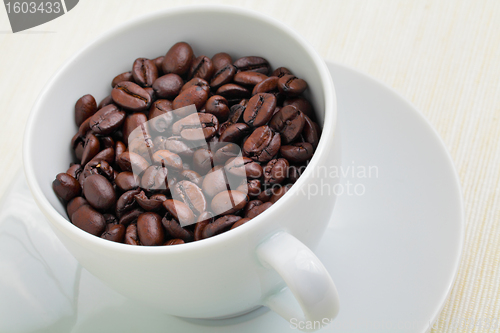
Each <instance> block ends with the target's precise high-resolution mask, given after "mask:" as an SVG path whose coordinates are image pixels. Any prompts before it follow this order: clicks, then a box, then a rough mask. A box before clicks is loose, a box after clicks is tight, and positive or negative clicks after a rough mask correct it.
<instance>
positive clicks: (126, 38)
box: [23, 6, 340, 322]
mask: <svg viewBox="0 0 500 333" xmlns="http://www.w3.org/2000/svg"><path fill="white" fill-rule="evenodd" d="M178 41H186V42H188V43H190V44H191V45H192V46H193V49H194V52H195V54H197V55H199V54H206V55H208V56H212V55H213V54H215V53H217V52H228V53H230V54H231V55H232V56H233V59H237V58H238V57H241V56H247V55H259V56H263V57H265V58H266V59H268V60H269V62H270V63H271V66H272V67H273V68H276V67H279V66H285V67H287V68H289V69H291V70H292V72H293V73H294V74H295V75H296V76H298V77H300V78H303V79H305V80H306V81H307V82H308V84H309V88H308V95H307V96H308V97H309V99H310V100H311V101H312V102H313V105H314V108H315V110H316V113H317V118H318V122H319V123H320V124H322V127H323V132H322V135H321V139H320V142H319V145H318V147H317V149H316V151H315V154H314V156H313V158H312V159H311V161H310V163H309V166H308V167H307V168H306V169H305V171H304V173H303V174H302V176H301V177H300V178H299V179H298V181H297V182H296V183H295V184H294V185H293V187H292V188H291V189H290V190H289V191H288V192H287V193H286V194H285V196H284V197H282V198H281V199H280V200H279V201H277V202H276V203H275V204H274V205H273V206H272V207H270V208H269V209H268V210H266V211H265V212H264V213H262V214H261V215H259V216H257V217H256V218H254V219H253V220H252V221H250V222H248V223H246V224H244V225H242V226H240V227H238V228H236V229H234V230H231V231H228V232H226V233H223V234H221V235H218V236H215V237H212V238H208V239H205V240H202V241H198V242H194V243H189V244H183V245H176V246H160V247H146V246H144V247H142V246H139V247H138V246H130V245H125V244H119V243H115V242H110V241H107V240H104V239H101V238H99V237H95V236H93V235H91V234H89V233H86V232H85V231H83V230H80V229H79V228H77V227H76V226H74V225H73V224H71V223H70V222H69V220H68V218H67V215H66V212H65V207H64V206H63V205H62V204H61V202H60V201H59V200H58V199H57V198H56V196H55V194H54V192H53V190H52V187H51V183H52V181H53V179H54V178H55V176H56V175H57V174H58V173H60V172H63V171H64V170H66V169H67V168H68V166H69V163H70V162H71V158H72V157H71V156H72V155H71V151H70V147H69V142H70V140H71V138H72V136H73V135H74V133H76V130H77V128H76V126H75V124H74V118H73V117H74V112H73V107H74V104H75V102H76V100H77V99H78V98H79V97H81V96H82V95H84V94H87V93H90V94H92V95H93V96H94V97H96V99H97V100H100V99H102V98H104V97H105V96H106V95H108V94H109V93H110V89H111V87H110V82H111V79H112V78H113V77H114V76H115V75H117V74H118V73H122V72H124V71H127V70H130V68H131V64H132V62H133V61H134V60H135V59H136V58H139V57H148V58H155V57H157V56H160V55H164V54H165V53H166V51H167V50H168V49H169V48H170V46H171V45H173V44H174V43H176V42H178ZM336 118H337V109H336V99H335V92H334V87H333V82H332V79H331V77H330V74H329V71H328V69H327V67H326V65H325V63H324V62H323V60H322V59H321V58H320V56H319V55H318V54H317V53H316V52H315V51H314V49H313V48H312V47H311V46H310V45H309V44H308V43H307V42H306V41H305V40H304V39H303V38H302V37H300V36H299V35H298V34H297V33H296V32H294V31H293V30H291V29H290V28H288V27H287V26H285V25H284V24H282V23H280V22H278V21H276V20H274V19H271V18H268V17H265V16H263V15H261V14H259V13H257V12H253V11H249V10H245V9H239V8H233V7H226V6H195V7H194V6H193V7H185V8H179V9H173V10H166V11H161V12H157V13H154V14H151V15H148V16H146V17H143V18H140V19H138V20H134V21H132V22H129V23H126V24H125V25H122V26H120V27H119V28H116V29H113V30H112V31H110V32H108V33H106V34H105V35H103V36H101V37H100V38H98V39H97V40H96V41H94V42H93V43H91V44H90V45H88V46H87V47H85V48H84V49H83V50H82V51H80V52H79V53H78V54H76V55H75V56H73V57H72V58H71V59H70V60H68V61H67V62H66V64H65V65H64V66H63V67H62V68H61V69H60V70H59V71H58V72H57V73H56V74H55V75H54V76H53V77H52V79H51V80H50V81H49V83H48V84H47V86H46V87H45V89H44V90H43V92H42V93H41V95H40V97H39V98H38V100H37V102H36V103H35V106H34V107H33V110H32V112H31V115H30V118H29V120H28V124H27V127H26V133H25V141H24V151H23V154H24V166H25V172H26V177H27V180H28V184H29V186H30V188H31V191H32V193H33V196H34V198H35V200H36V202H37V203H38V205H39V207H40V209H41V210H42V211H43V212H44V214H45V215H46V216H47V218H48V220H49V221H50V224H51V226H52V228H53V230H54V232H55V234H56V235H57V236H58V237H59V239H60V240H61V241H62V243H63V244H64V245H65V246H66V247H67V249H68V250H69V251H70V252H71V253H72V254H73V255H74V257H75V258H76V259H77V260H78V261H79V262H80V263H81V265H82V266H83V267H85V268H86V269H87V270H88V271H90V272H91V273H92V274H94V275H95V276H96V277H98V278H99V279H101V280H102V281H103V282H104V283H105V284H107V285H108V286H109V287H111V288H112V289H114V290H116V291H118V292H119V293H121V294H123V295H125V296H127V297H129V298H131V299H135V300H137V301H140V302H142V303H144V304H147V305H150V306H152V307H154V308H156V309H159V310H162V311H164V312H165V313H168V314H172V315H176V316H182V317H191V318H222V317H230V316H235V315H238V314H242V313H246V312H249V311H251V310H253V309H255V308H257V307H260V306H262V305H265V306H268V307H269V308H270V309H272V310H273V311H275V312H277V313H278V314H280V315H281V316H282V317H284V318H285V319H286V320H289V321H290V320H292V319H295V320H300V321H311V322H317V321H322V322H325V320H330V319H332V318H334V317H335V316H336V315H337V313H338V310H339V301H338V295H337V291H336V288H335V285H334V283H333V281H332V279H331V277H330V275H329V273H328V272H327V271H326V269H325V268H324V266H323V265H322V263H321V262H320V261H319V259H318V258H317V257H316V256H315V255H314V253H313V252H312V251H311V250H310V248H313V249H314V248H315V247H316V246H317V244H318V242H319V241H320V239H321V236H322V234H323V232H324V230H325V228H326V226H327V225H328V223H329V221H330V218H331V215H332V211H333V207H334V203H335V196H334V195H333V194H330V195H325V194H324V193H323V194H322V193H321V191H322V190H324V189H325V187H329V188H330V189H331V188H333V187H334V186H335V185H336V184H337V183H338V179H337V178H331V177H328V176H329V175H328V172H326V170H329V168H330V167H332V166H338V165H339V156H340V151H339V139H338V135H337V132H336ZM329 192H330V191H329Z"/></svg>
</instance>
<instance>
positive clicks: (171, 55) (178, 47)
mask: <svg viewBox="0 0 500 333" xmlns="http://www.w3.org/2000/svg"><path fill="white" fill-rule="evenodd" d="M193 58H194V53H193V49H192V48H191V46H190V45H189V44H188V43H185V42H179V43H176V44H174V45H173V46H172V47H171V48H170V50H168V52H167V54H166V55H165V58H163V63H162V68H163V73H165V74H168V73H174V74H177V75H183V74H185V73H187V72H188V71H189V69H190V67H191V63H192V62H193Z"/></svg>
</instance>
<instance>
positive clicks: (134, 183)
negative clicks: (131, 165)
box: [115, 171, 139, 191]
mask: <svg viewBox="0 0 500 333" xmlns="http://www.w3.org/2000/svg"><path fill="white" fill-rule="evenodd" d="M115 184H116V186H117V187H118V188H119V189H120V190H122V191H130V190H133V189H136V188H138V187H139V177H137V176H136V175H134V174H133V173H132V172H129V171H123V172H120V173H119V174H118V175H117V176H116V178H115Z"/></svg>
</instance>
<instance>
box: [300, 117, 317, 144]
mask: <svg viewBox="0 0 500 333" xmlns="http://www.w3.org/2000/svg"><path fill="white" fill-rule="evenodd" d="M319 135H320V134H319V125H318V124H317V123H315V122H313V121H312V120H311V118H309V117H308V116H305V115H304V128H303V130H302V137H303V138H304V140H305V141H306V142H309V143H310V144H311V145H312V146H313V148H314V149H316V147H317V146H318V143H319Z"/></svg>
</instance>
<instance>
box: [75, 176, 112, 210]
mask: <svg viewBox="0 0 500 333" xmlns="http://www.w3.org/2000/svg"><path fill="white" fill-rule="evenodd" d="M83 194H84V195H85V199H87V201H88V202H89V204H90V205H91V206H92V207H94V208H95V209H97V210H106V209H109V208H111V207H112V206H113V205H114V204H115V203H116V193H115V190H114V188H113V185H111V183H110V182H109V181H108V180H107V179H106V178H105V177H103V176H101V175H90V176H88V177H87V178H86V179H85V181H84V183H83Z"/></svg>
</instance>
